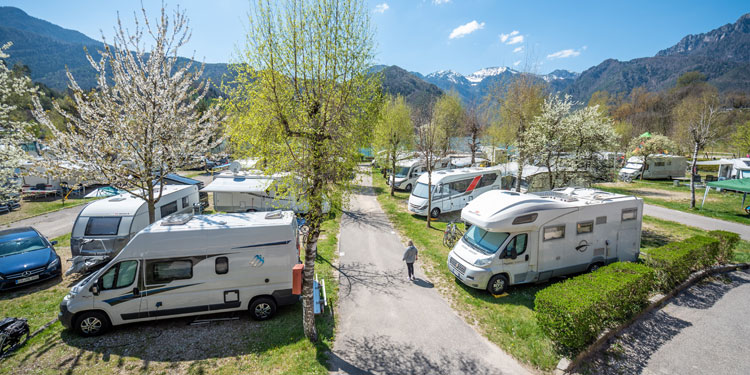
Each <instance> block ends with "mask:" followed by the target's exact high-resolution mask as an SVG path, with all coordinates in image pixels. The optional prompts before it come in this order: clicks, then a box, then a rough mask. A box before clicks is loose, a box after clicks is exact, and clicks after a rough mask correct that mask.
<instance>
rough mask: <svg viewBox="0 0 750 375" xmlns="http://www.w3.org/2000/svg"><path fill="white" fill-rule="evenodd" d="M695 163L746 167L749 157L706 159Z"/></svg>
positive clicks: (737, 167) (749, 163) (748, 165)
mask: <svg viewBox="0 0 750 375" xmlns="http://www.w3.org/2000/svg"><path fill="white" fill-rule="evenodd" d="M696 164H698V165H731V166H733V167H734V168H736V169H748V168H750V158H738V159H719V160H706V161H699V162H697V163H696Z"/></svg>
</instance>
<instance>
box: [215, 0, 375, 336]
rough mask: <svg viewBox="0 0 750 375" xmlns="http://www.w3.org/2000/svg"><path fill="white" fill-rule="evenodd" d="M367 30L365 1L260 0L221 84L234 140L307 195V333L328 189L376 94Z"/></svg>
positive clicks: (336, 185) (347, 162)
mask: <svg viewBox="0 0 750 375" xmlns="http://www.w3.org/2000/svg"><path fill="white" fill-rule="evenodd" d="M373 38H374V32H373V29H372V28H371V26H370V18H369V11H368V9H367V8H366V4H364V3H363V2H361V1H356V0H319V1H312V0H282V1H270V0H258V1H257V2H256V3H255V4H254V6H253V9H252V10H251V13H250V17H249V28H248V35H247V39H246V44H245V47H244V49H243V51H242V55H241V59H240V61H239V62H238V63H237V64H234V65H233V66H232V69H233V70H234V73H235V79H234V82H232V84H231V85H229V86H228V87H226V88H225V89H226V90H227V91H228V92H229V94H230V98H229V100H228V101H227V102H226V103H225V104H226V108H227V110H228V112H229V115H230V117H229V130H230V135H231V139H232V142H233V144H235V145H236V148H237V149H238V150H240V151H241V152H243V153H245V154H247V155H248V156H257V157H262V158H263V159H264V160H265V163H263V164H262V165H261V167H262V169H263V171H264V173H267V174H276V173H282V172H286V173H287V174H288V176H289V177H288V178H287V179H285V180H283V181H281V183H280V185H281V186H280V188H283V189H285V190H288V191H291V192H294V193H296V195H297V196H299V197H305V199H307V203H308V205H309V208H310V209H309V212H308V216H307V219H308V224H309V226H310V232H309V235H308V240H307V243H306V244H305V263H304V264H305V269H304V272H303V286H302V294H303V298H302V307H303V326H304V331H305V335H306V336H307V337H308V339H310V340H311V341H317V338H318V334H317V330H316V329H315V316H314V306H313V281H314V275H315V257H316V255H317V242H318V237H319V235H320V226H321V223H322V221H323V219H324V217H323V203H324V199H325V197H326V196H327V197H328V198H332V199H331V200H332V203H334V202H337V201H339V199H338V198H340V197H341V194H342V193H344V192H346V191H347V189H348V188H350V187H351V182H350V180H351V179H350V176H351V174H352V173H353V172H354V170H355V168H356V166H357V162H358V160H359V147H361V146H362V145H364V144H369V143H370V141H371V139H370V138H369V137H370V135H371V133H372V123H373V122H375V120H376V117H375V116H376V114H377V112H378V110H379V109H380V107H381V103H382V98H381V95H380V81H379V77H378V76H377V75H372V74H369V70H370V68H371V66H372V64H373V59H374V54H375V49H374V43H373ZM295 180H301V181H302V183H301V184H297V183H295Z"/></svg>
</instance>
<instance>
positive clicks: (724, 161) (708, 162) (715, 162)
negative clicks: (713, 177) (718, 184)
mask: <svg viewBox="0 0 750 375" xmlns="http://www.w3.org/2000/svg"><path fill="white" fill-rule="evenodd" d="M695 164H697V165H725V164H729V165H732V164H734V162H733V161H731V160H727V159H719V160H706V161H699V162H696V163H695Z"/></svg>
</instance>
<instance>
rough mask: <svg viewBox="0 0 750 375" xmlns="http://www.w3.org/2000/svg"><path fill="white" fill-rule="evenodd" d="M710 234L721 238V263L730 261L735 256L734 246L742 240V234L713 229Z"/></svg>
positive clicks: (719, 260)
mask: <svg viewBox="0 0 750 375" xmlns="http://www.w3.org/2000/svg"><path fill="white" fill-rule="evenodd" d="M708 235H709V236H711V237H714V238H716V239H718V240H719V254H718V257H717V258H718V259H717V261H718V262H719V263H720V264H726V263H729V261H731V260H732V258H733V257H734V247H735V246H736V245H737V243H738V242H740V235H739V234H737V233H733V232H727V231H725V230H712V231H710V232H708Z"/></svg>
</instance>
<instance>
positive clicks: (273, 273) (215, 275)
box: [59, 211, 300, 336]
mask: <svg viewBox="0 0 750 375" xmlns="http://www.w3.org/2000/svg"><path fill="white" fill-rule="evenodd" d="M297 238H298V236H297V221H296V219H295V217H294V213H293V212H291V211H285V212H282V211H276V212H264V213H243V214H216V215H198V216H192V215H188V214H185V215H175V216H171V217H169V218H166V219H163V220H161V221H157V222H155V223H154V224H152V225H150V226H149V227H147V228H146V229H144V230H142V231H141V232H139V233H138V234H137V235H136V236H135V237H133V240H132V241H130V243H129V244H128V245H127V246H126V247H125V248H124V249H123V250H122V251H121V252H120V253H119V254H118V255H117V256H116V257H115V258H114V259H112V261H110V262H109V263H108V264H107V265H106V266H105V267H103V268H102V269H100V270H98V271H97V272H95V273H93V274H92V275H90V276H89V277H87V278H85V279H84V280H82V281H81V282H79V283H78V284H76V285H75V286H74V287H73V288H72V289H71V291H70V294H68V295H67V296H65V298H64V299H63V301H62V303H61V304H60V314H59V318H60V322H61V323H62V324H63V325H64V326H65V327H67V328H73V329H74V330H75V331H77V332H78V333H79V334H81V335H84V336H95V335H98V334H101V333H103V332H105V331H106V330H107V328H109V327H111V326H116V325H120V324H125V323H133V322H141V321H147V320H156V319H164V318H172V317H183V316H191V315H200V314H209V313H218V312H227V311H239V310H243V311H249V312H250V315H251V316H252V317H253V318H255V319H257V320H265V319H268V318H270V317H271V316H273V314H274V313H275V311H276V308H277V306H281V305H287V304H293V303H295V302H297V301H298V300H299V297H298V296H296V295H294V294H292V279H293V277H292V268H293V267H294V266H295V265H296V264H298V263H299V262H300V259H299V251H298V244H297Z"/></svg>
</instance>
